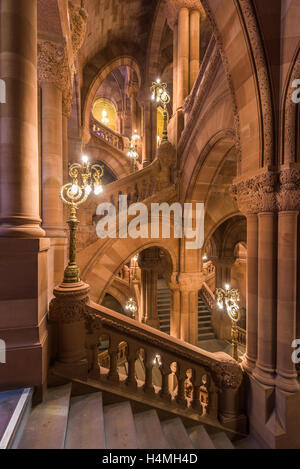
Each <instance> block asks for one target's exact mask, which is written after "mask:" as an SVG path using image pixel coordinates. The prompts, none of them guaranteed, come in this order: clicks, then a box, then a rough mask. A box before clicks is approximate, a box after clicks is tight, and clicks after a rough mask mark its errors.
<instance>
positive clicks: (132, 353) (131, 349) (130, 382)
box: [126, 344, 137, 389]
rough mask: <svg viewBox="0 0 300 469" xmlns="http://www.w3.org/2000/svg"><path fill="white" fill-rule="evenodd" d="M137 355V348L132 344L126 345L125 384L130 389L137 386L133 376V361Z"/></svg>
mask: <svg viewBox="0 0 300 469" xmlns="http://www.w3.org/2000/svg"><path fill="white" fill-rule="evenodd" d="M136 357H137V350H136V347H135V346H134V345H129V344H128V346H127V362H128V377H127V379H126V385H127V386H128V387H130V388H132V389H136V388H137V381H136V377H135V362H136Z"/></svg>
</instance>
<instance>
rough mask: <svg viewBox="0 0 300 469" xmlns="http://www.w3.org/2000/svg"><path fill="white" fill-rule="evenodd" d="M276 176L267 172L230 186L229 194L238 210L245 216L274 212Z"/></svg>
mask: <svg viewBox="0 0 300 469" xmlns="http://www.w3.org/2000/svg"><path fill="white" fill-rule="evenodd" d="M277 183H278V174H277V173H276V172H273V171H270V170H267V171H265V172H263V173H259V174H257V175H255V176H253V177H251V178H249V179H242V180H239V181H237V182H235V183H234V184H233V185H232V186H231V193H232V195H233V197H234V199H235V200H236V202H237V204H238V206H239V209H240V211H241V212H242V213H244V214H245V215H248V214H256V213H260V212H276V211H277V200H276V189H277Z"/></svg>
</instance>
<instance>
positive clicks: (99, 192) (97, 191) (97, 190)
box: [94, 185, 103, 195]
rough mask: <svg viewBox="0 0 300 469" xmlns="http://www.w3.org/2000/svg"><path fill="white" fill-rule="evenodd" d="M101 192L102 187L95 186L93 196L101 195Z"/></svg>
mask: <svg viewBox="0 0 300 469" xmlns="http://www.w3.org/2000/svg"><path fill="white" fill-rule="evenodd" d="M102 192H103V187H102V186H99V185H98V186H95V188H94V194H95V195H99V194H101V193H102Z"/></svg>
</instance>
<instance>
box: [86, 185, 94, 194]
mask: <svg viewBox="0 0 300 469" xmlns="http://www.w3.org/2000/svg"><path fill="white" fill-rule="evenodd" d="M85 192H86V193H87V194H88V195H90V193H91V192H92V188H91V186H90V185H88V186H86V188H85Z"/></svg>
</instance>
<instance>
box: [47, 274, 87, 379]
mask: <svg viewBox="0 0 300 469" xmlns="http://www.w3.org/2000/svg"><path fill="white" fill-rule="evenodd" d="M89 289H90V287H89V285H87V284H85V283H83V282H79V283H70V284H61V285H59V286H58V287H56V288H55V289H54V292H53V293H54V297H55V298H54V299H53V300H52V301H51V304H50V311H49V319H50V322H51V324H52V325H53V326H54V327H53V329H54V330H55V337H56V344H55V348H56V351H57V352H56V358H55V362H54V365H53V366H52V368H51V370H50V373H51V374H53V373H54V374H56V375H58V376H61V377H64V378H80V379H87V374H88V361H87V356H86V348H85V342H86V329H85V316H84V314H85V307H86V304H87V302H88V299H89V297H88V293H89Z"/></svg>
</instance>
